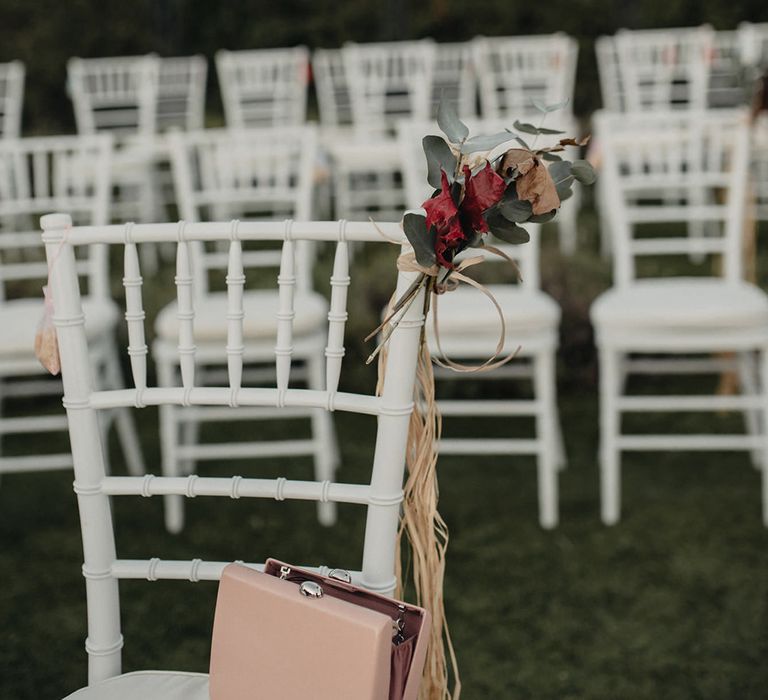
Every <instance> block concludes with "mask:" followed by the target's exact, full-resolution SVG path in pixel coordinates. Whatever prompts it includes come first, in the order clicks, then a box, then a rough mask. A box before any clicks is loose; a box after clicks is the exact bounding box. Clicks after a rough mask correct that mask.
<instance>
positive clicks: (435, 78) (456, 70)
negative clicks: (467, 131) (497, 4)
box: [430, 41, 477, 119]
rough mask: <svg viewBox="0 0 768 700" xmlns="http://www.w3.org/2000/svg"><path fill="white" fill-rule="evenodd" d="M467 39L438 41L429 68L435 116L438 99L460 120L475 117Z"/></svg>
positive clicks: (470, 50) (472, 68) (473, 79)
mask: <svg viewBox="0 0 768 700" xmlns="http://www.w3.org/2000/svg"><path fill="white" fill-rule="evenodd" d="M473 53H474V49H473V45H472V42H471V41H465V42H457V43H447V44H446V43H439V44H437V45H436V46H435V59H434V60H435V65H434V68H433V69H432V109H431V112H430V116H431V117H433V118H436V117H437V110H438V107H439V106H440V100H445V101H447V102H448V103H450V104H452V105H453V107H454V109H455V110H456V113H457V114H458V115H459V117H460V118H461V119H476V118H477V75H476V73H475V64H474V58H473Z"/></svg>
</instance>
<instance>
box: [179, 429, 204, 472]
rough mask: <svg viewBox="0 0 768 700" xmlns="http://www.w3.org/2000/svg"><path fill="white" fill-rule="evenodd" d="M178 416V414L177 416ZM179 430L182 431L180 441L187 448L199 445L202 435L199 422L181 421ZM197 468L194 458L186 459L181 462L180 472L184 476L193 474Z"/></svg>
mask: <svg viewBox="0 0 768 700" xmlns="http://www.w3.org/2000/svg"><path fill="white" fill-rule="evenodd" d="M176 415H177V416H178V414H176ZM179 429H180V431H181V433H180V436H179V441H180V443H181V444H182V445H184V446H185V447H188V446H189V445H194V444H196V443H197V441H198V438H199V435H200V422H199V421H197V420H189V419H187V420H184V421H179ZM196 467H197V462H196V461H195V459H194V458H193V457H186V458H185V459H183V460H180V461H179V471H180V472H181V473H182V474H192V473H194V471H195V469H196Z"/></svg>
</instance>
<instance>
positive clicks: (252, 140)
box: [153, 127, 339, 532]
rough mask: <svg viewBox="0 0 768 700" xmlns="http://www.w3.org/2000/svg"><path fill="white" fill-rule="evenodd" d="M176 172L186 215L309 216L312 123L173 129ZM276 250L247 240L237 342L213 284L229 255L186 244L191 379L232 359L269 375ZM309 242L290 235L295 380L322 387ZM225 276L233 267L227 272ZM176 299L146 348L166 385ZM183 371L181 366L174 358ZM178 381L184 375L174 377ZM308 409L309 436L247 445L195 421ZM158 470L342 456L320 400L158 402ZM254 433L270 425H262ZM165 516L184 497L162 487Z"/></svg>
mask: <svg viewBox="0 0 768 700" xmlns="http://www.w3.org/2000/svg"><path fill="white" fill-rule="evenodd" d="M170 142H171V154H172V163H173V174H174V179H175V181H176V191H177V198H178V202H179V211H180V212H181V215H182V216H183V217H184V219H185V221H187V222H195V221H201V220H204V218H205V217H206V216H209V215H210V214H211V213H216V214H221V215H225V216H227V217H233V218H234V217H239V218H243V219H251V220H252V219H255V218H261V219H264V218H269V219H271V220H275V219H283V218H289V219H295V220H296V221H307V220H309V219H310V218H311V202H312V174H313V167H314V161H315V154H316V150H317V148H316V135H315V132H314V129H312V128H310V127H293V128H285V129H261V130H246V131H234V130H207V131H200V132H190V133H187V134H173V135H171V139H170ZM280 262H281V256H280V251H279V250H274V249H272V250H266V249H263V247H262V248H260V249H257V250H253V249H251V248H249V249H247V250H244V251H243V255H242V264H243V265H244V266H245V268H246V270H247V271H249V273H250V274H251V275H255V276H256V278H257V279H259V280H261V282H262V284H261V285H260V286H262V287H264V286H265V284H264V283H265V282H266V287H267V288H266V289H263V288H262V289H251V290H249V291H247V292H245V293H244V294H243V296H242V305H243V309H244V313H245V319H244V321H243V324H244V325H243V331H242V332H243V335H242V336H241V338H240V340H239V341H238V342H237V343H233V342H232V340H231V339H230V338H228V336H227V325H226V323H225V319H226V318H228V314H230V313H231V310H230V309H229V306H228V305H229V299H228V297H227V293H226V291H222V290H221V288H220V287H217V286H216V283H215V281H214V279H213V276H214V275H215V273H216V272H217V271H218V272H220V273H227V274H228V275H232V274H233V273H232V272H231V271H229V272H227V266H228V264H229V263H228V256H227V252H226V250H223V249H221V248H220V247H218V248H217V247H213V248H212V249H211V246H208V249H206V248H205V247H203V246H202V244H198V243H195V244H193V245H192V260H191V264H192V267H193V269H194V271H195V275H194V277H195V286H194V288H193V290H192V300H193V305H194V307H195V313H196V316H195V323H194V335H193V338H194V343H195V344H196V346H197V351H196V355H195V361H196V364H197V366H198V372H199V374H198V376H199V380H198V381H199V383H201V384H202V383H205V382H213V383H215V382H216V381H217V380H218V377H219V376H220V375H221V373H222V372H223V369H224V367H226V366H227V364H228V363H231V362H233V361H235V360H236V359H237V361H238V362H244V363H245V364H246V366H247V370H246V374H245V375H244V381H247V382H259V381H261V382H263V381H272V376H273V372H272V370H271V368H270V367H267V368H266V369H264V365H265V364H268V363H269V362H270V360H271V358H272V356H273V352H274V348H275V347H278V348H279V350H280V353H284V352H285V351H286V346H285V343H284V339H283V337H282V336H281V335H279V333H280V321H279V319H280V318H282V316H281V314H283V313H284V311H285V310H284V309H283V307H282V306H281V303H282V302H281V297H280V295H279V294H278V293H277V291H275V289H274V287H273V285H270V284H269V283H270V281H272V280H273V278H274V277H275V274H276V272H277V269H278V268H279V266H280ZM313 262H314V246H313V244H311V243H309V242H301V243H298V244H297V245H296V264H295V267H294V269H293V278H292V279H293V282H292V284H294V285H295V297H294V298H295V318H294V321H293V328H294V339H293V347H292V352H293V359H294V362H298V363H301V367H300V368H297V370H296V371H295V372H294V378H297V379H303V380H304V381H305V382H306V384H307V385H308V386H309V387H310V388H311V389H313V390H320V389H322V382H323V373H322V368H323V363H324V362H325V356H324V352H325V351H326V344H327V339H326V335H325V333H326V318H327V316H328V304H327V302H326V300H325V298H324V297H323V296H322V295H320V294H319V293H317V292H316V291H314V290H313V285H312V269H313ZM227 279H229V277H227ZM184 319H185V316H184V309H183V308H181V307H179V306H178V305H177V304H175V303H174V304H171V305H169V306H166V307H165V308H164V309H163V310H162V311H161V312H160V313H159V314H158V317H157V319H156V322H155V331H156V334H157V335H156V340H155V343H154V346H153V355H154V357H155V360H156V363H157V368H158V381H159V383H160V384H161V385H162V386H174V384H175V383H176V382H177V381H178V376H177V374H178V369H179V357H178V345H179V341H178V333H179V329H180V328H184V323H185V320H184ZM181 370H182V373H183V371H184V370H183V364H182V365H181ZM182 379H183V377H182ZM288 416H291V417H293V418H297V419H302V418H304V419H305V418H310V419H311V437H308V438H306V439H298V438H296V437H293V438H290V439H285V440H273V441H265V440H261V441H251V442H244V443H232V442H229V443H226V442H215V443H211V442H202V441H201V440H199V438H198V433H199V427H200V425H201V424H203V423H205V422H210V421H219V422H221V421H225V422H228V421H232V420H233V419H239V420H251V421H258V420H259V419H262V421H266V423H265V422H261V423H260V424H259V425H261V426H268V425H269V421H270V420H275V419H280V418H286V417H288ZM160 431H161V448H162V466H163V473H164V474H165V475H167V476H178V475H179V474H180V473H181V472H183V471H186V472H187V473H190V472H191V471H193V470H194V469H195V466H196V464H197V462H199V461H205V460H227V459H229V460H232V459H240V460H242V459H245V458H251V457H256V456H258V457H259V458H274V457H281V456H289V455H298V456H301V455H304V456H306V457H311V458H313V460H314V468H315V476H316V479H317V481H325V480H328V479H331V478H333V474H334V472H335V469H336V467H337V465H338V461H339V455H338V448H337V445H336V437H335V431H334V426H333V422H332V420H331V416H330V415H329V414H328V413H327V412H325V411H319V410H317V409H316V408H310V407H305V408H304V409H302V408H300V407H293V408H292V409H291V410H290V411H280V410H279V409H278V408H274V407H273V408H268V407H259V408H251V409H250V410H248V411H243V410H240V411H232V410H230V409H226V408H221V407H219V408H212V407H207V408H203V407H199V406H198V407H195V408H184V407H179V406H172V405H168V406H163V407H162V408H161V412H160ZM261 433H262V434H267V435H268V434H269V431H268V428H267V427H263V428H262V430H261ZM167 500H168V507H167V510H166V522H167V526H168V529H169V530H171V531H173V532H177V531H179V530H180V529H181V527H182V526H183V512H182V510H181V508H182V505H183V502H182V499H181V498H179V497H176V496H169V497H168V499H167ZM318 509H319V510H318V517H319V519H320V521H321V522H322V523H324V524H332V523H333V522H334V521H335V517H336V514H335V509H334V505H333V503H324V502H323V503H318Z"/></svg>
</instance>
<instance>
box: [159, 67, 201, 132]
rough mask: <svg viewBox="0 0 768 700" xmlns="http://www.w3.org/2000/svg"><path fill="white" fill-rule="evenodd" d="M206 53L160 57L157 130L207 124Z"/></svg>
mask: <svg viewBox="0 0 768 700" xmlns="http://www.w3.org/2000/svg"><path fill="white" fill-rule="evenodd" d="M207 75H208V62H207V61H206V60H205V56H173V57H171V58H161V59H160V72H159V75H158V86H157V108H156V111H157V114H156V116H157V130H158V131H161V132H162V131H167V130H168V129H172V128H177V129H181V130H183V131H193V130H195V129H202V128H203V127H204V126H205V83H206V78H207Z"/></svg>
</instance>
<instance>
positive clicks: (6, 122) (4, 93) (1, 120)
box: [0, 61, 24, 139]
mask: <svg viewBox="0 0 768 700" xmlns="http://www.w3.org/2000/svg"><path fill="white" fill-rule="evenodd" d="M23 103H24V64H23V63H22V62H21V61H11V62H9V63H0V138H5V139H15V138H18V137H19V136H21V108H22V106H23Z"/></svg>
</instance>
